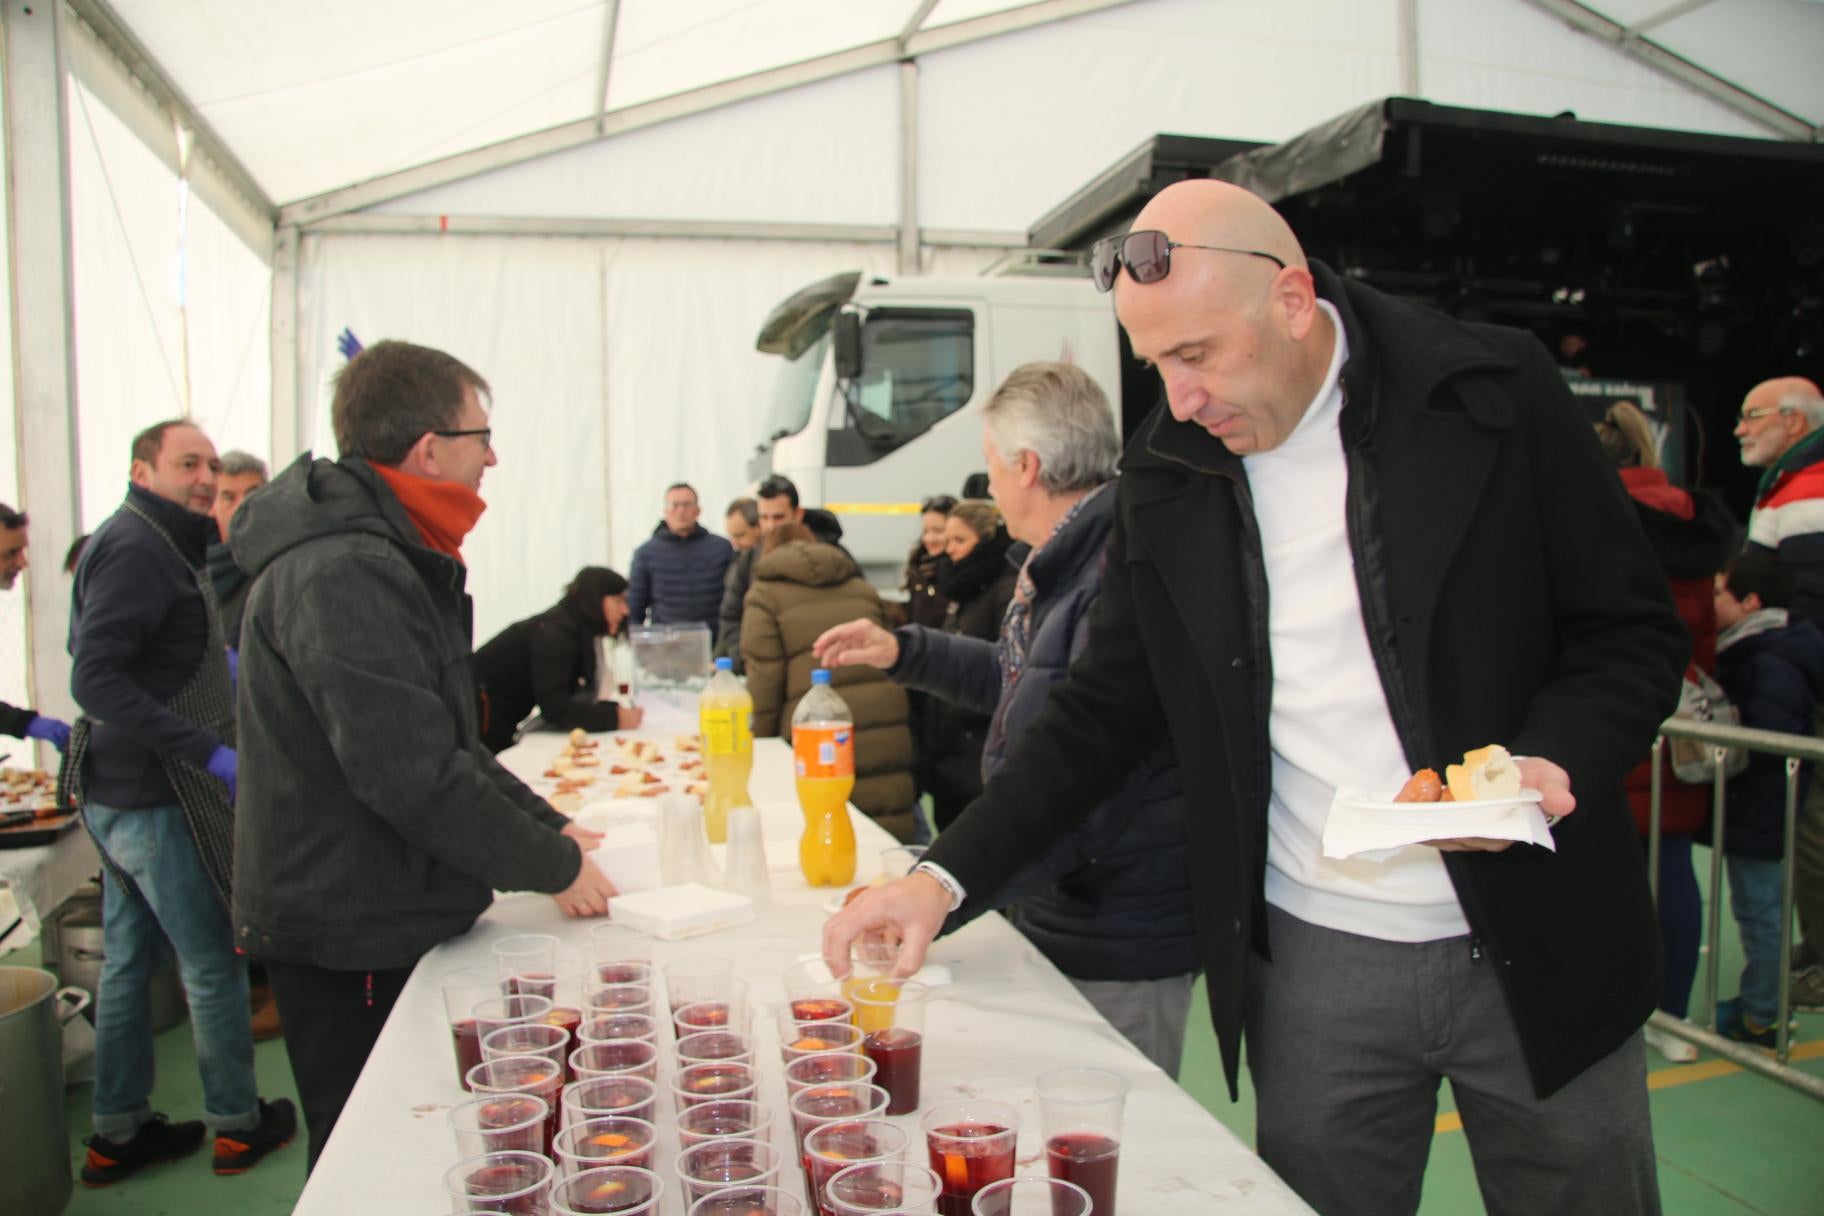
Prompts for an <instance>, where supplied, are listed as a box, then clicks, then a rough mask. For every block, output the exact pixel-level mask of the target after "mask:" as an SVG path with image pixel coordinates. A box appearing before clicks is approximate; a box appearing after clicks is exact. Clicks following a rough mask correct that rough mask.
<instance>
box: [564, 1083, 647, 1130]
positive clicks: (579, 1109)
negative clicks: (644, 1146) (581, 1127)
mask: <svg viewBox="0 0 1824 1216" xmlns="http://www.w3.org/2000/svg"><path fill="white" fill-rule="evenodd" d="M658 1093H659V1087H658V1086H657V1085H654V1084H653V1083H652V1082H651V1081H648V1080H647V1079H646V1078H645V1077H627V1076H609V1077H589V1078H587V1079H585V1080H580V1081H578V1082H577V1083H576V1084H574V1085H572V1086H569V1087H568V1088H566V1089H565V1090H564V1099H563V1107H562V1111H563V1125H564V1126H565V1127H568V1126H569V1125H570V1124H572V1123H581V1122H583V1121H585V1120H587V1119H599V1118H601V1117H602V1116H604V1115H626V1116H627V1117H628V1118H631V1119H644V1120H646V1121H647V1122H649V1123H651V1122H654V1119H653V1110H654V1109H655V1108H656V1107H657V1105H658Z"/></svg>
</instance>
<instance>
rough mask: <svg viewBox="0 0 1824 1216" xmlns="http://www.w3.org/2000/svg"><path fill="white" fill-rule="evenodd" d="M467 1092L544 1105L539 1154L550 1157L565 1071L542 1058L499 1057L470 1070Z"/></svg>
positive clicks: (555, 1132)
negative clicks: (527, 1099) (538, 1101)
mask: <svg viewBox="0 0 1824 1216" xmlns="http://www.w3.org/2000/svg"><path fill="white" fill-rule="evenodd" d="M469 1088H470V1089H472V1090H474V1091H475V1092H476V1093H478V1094H531V1095H532V1096H533V1097H536V1098H542V1099H544V1102H545V1109H546V1115H545V1125H544V1129H543V1133H542V1136H541V1139H540V1141H539V1144H540V1151H541V1152H544V1153H545V1154H547V1155H549V1154H550V1152H551V1141H552V1139H553V1138H554V1137H556V1135H557V1127H558V1120H559V1118H560V1115H561V1110H562V1108H561V1107H560V1105H559V1102H560V1101H561V1095H562V1094H563V1091H564V1069H563V1066H562V1065H561V1064H554V1063H552V1062H551V1061H550V1060H548V1059H546V1058H545V1057H544V1056H501V1057H499V1058H498V1059H493V1060H484V1061H482V1062H481V1063H480V1064H477V1065H476V1066H475V1067H473V1068H471V1069H469Z"/></svg>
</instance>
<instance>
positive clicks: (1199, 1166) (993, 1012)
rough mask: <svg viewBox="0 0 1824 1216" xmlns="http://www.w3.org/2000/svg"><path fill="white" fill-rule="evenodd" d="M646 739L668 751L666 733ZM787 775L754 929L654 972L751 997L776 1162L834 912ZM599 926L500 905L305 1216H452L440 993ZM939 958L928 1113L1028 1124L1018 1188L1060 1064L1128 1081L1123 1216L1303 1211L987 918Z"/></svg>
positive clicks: (403, 1019) (671, 1188)
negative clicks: (1003, 1112)
mask: <svg viewBox="0 0 1824 1216" xmlns="http://www.w3.org/2000/svg"><path fill="white" fill-rule="evenodd" d="M669 725H670V724H667V726H668V727H669ZM654 737H655V738H658V739H660V740H661V741H665V740H668V739H669V735H666V734H661V733H659V732H654ZM561 742H562V737H561V736H554V735H535V736H532V737H531V738H529V739H528V740H527V741H526V742H524V743H522V744H520V745H519V746H518V747H517V748H514V749H513V750H512V751H510V752H508V753H506V754H505V755H504V756H503V757H502V759H503V761H505V762H506V763H507V765H508V767H510V768H512V769H514V770H515V771H516V772H520V773H522V774H533V773H537V772H540V771H542V770H543V769H545V768H546V767H547V766H548V763H549V760H550V757H551V756H552V755H553V754H554V753H555V752H556V750H557V749H558V747H559V746H561ZM789 769H790V754H789V752H788V751H787V750H786V747H785V745H784V744H783V743H781V742H779V741H777V740H762V741H760V743H759V744H758V745H757V747H756V754H755V774H754V780H753V782H752V786H751V792H752V794H753V796H754V802H755V805H756V806H757V807H759V809H760V811H761V813H762V817H763V819H764V821H765V824H766V836H767V845H768V854H769V862H770V865H771V871H772V879H773V893H772V900H771V903H770V906H768V907H766V908H765V909H763V910H762V912H761V915H760V918H759V920H758V921H756V922H755V923H753V924H750V925H746V926H743V927H741V928H738V929H733V930H727V931H724V932H721V933H716V934H711V935H708V936H705V937H700V938H695V939H692V940H689V941H684V942H655V943H653V945H654V957H655V963H657V964H658V965H659V966H660V967H661V968H662V967H663V964H664V963H666V962H668V961H670V960H673V959H679V958H694V957H702V956H720V957H726V958H730V959H733V960H735V963H736V973H737V974H738V975H740V976H741V977H743V978H745V979H746V980H747V981H748V983H749V985H750V992H749V996H750V999H751V1000H752V1001H753V1002H754V1003H755V1004H756V1006H758V1007H759V1008H758V1009H757V1010H756V1015H757V1016H756V1019H755V1025H756V1039H757V1043H756V1059H757V1060H758V1061H759V1062H760V1065H761V1071H762V1086H761V1097H762V1099H763V1100H765V1101H767V1102H769V1103H770V1104H771V1105H773V1106H774V1108H775V1109H776V1110H777V1111H778V1112H779V1114H778V1118H777V1120H776V1122H775V1129H776V1131H778V1132H780V1133H781V1134H780V1135H779V1136H778V1137H777V1139H778V1140H779V1142H780V1143H781V1145H784V1144H786V1143H787V1139H786V1137H787V1135H788V1134H789V1133H788V1132H787V1128H789V1119H788V1118H787V1116H786V1114H785V1110H784V1081H783V1078H782V1076H781V1073H780V1067H779V1063H778V1060H779V1056H778V1052H777V1049H776V1047H775V1046H774V1039H773V1037H772V1035H773V1032H772V1014H771V1009H770V1006H771V1005H773V1004H774V1003H776V1002H778V1001H780V1000H782V999H783V997H784V992H783V989H782V987H781V983H780V978H779V976H780V973H781V971H783V969H784V968H785V967H786V966H787V965H789V964H790V963H792V962H793V961H795V960H798V959H800V958H805V957H809V956H810V955H812V954H814V953H815V952H816V950H817V948H818V934H819V932H820V929H821V926H822V923H823V921H824V919H825V918H826V915H827V913H826V912H825V911H824V905H825V904H826V903H827V902H828V901H829V900H830V899H831V897H832V892H830V891H829V890H827V889H825V890H813V889H811V888H809V887H807V886H806V885H805V883H804V881H803V879H802V878H801V877H799V876H798V875H797V870H796V839H797V831H796V829H797V826H798V825H799V824H801V822H802V820H801V818H800V816H799V812H798V809H797V806H796V802H795V799H794V797H793V794H792V789H791V780H790V771H789ZM855 819H856V826H857V834H858V837H859V838H860V840H861V842H862V843H861V850H860V854H861V866H860V869H859V870H858V872H857V875H856V877H857V880H858V881H864V882H865V881H867V880H868V879H870V878H872V877H873V876H874V874H875V873H876V872H877V871H878V864H879V862H878V850H879V849H881V848H885V847H888V846H889V845H891V844H892V843H893V841H892V840H891V839H890V838H889V837H888V836H887V835H886V834H885V833H884V832H882V831H880V830H879V829H878V828H876V827H874V826H873V825H872V824H871V823H869V822H867V821H866V820H865V819H863V818H862V817H861V816H859V815H857V816H855ZM592 923H594V922H588V921H568V920H565V919H564V918H563V916H562V915H561V914H560V913H559V912H558V911H557V908H556V906H555V905H554V904H553V903H552V902H551V900H550V899H549V898H547V897H545V896H541V895H526V894H519V895H510V896H505V897H503V898H501V899H499V900H498V901H497V902H496V903H495V905H494V906H493V908H492V909H490V910H489V912H488V913H487V914H486V915H485V916H484V917H483V918H482V919H481V921H480V922H479V923H478V924H477V925H476V926H475V928H474V930H473V931H471V932H470V933H468V934H466V935H465V936H463V937H461V938H459V939H457V940H455V941H451V942H448V943H446V944H444V945H443V946H441V947H439V948H438V949H436V950H434V951H432V952H431V954H429V955H428V956H426V958H425V959H424V960H423V962H421V963H420V964H419V966H418V969H417V971H416V972H415V973H414V974H413V976H412V978H411V980H410V982H409V983H408V984H407V985H406V988H405V991H404V992H403V994H402V995H401V996H400V999H399V1003H398V1005H397V1006H396V1007H395V1008H394V1010H393V1014H392V1017H391V1019H390V1020H389V1021H388V1022H387V1025H386V1028H385V1030H384V1031H382V1033H381V1036H380V1040H379V1043H378V1044H377V1045H376V1047H375V1049H374V1053H373V1055H372V1056H371V1057H370V1058H369V1060H368V1063H367V1067H366V1069H365V1070H364V1071H363V1072H362V1074H361V1079H360V1081H359V1082H358V1083H357V1084H356V1086H355V1090H354V1093H353V1094H352V1095H351V1096H350V1099H349V1102H348V1105H347V1107H346V1108H345V1109H344V1110H343V1113H342V1118H341V1122H340V1123H339V1124H338V1126H337V1128H336V1132H335V1135H334V1136H332V1137H331V1138H330V1142H329V1144H328V1146H327V1148H326V1149H325V1151H324V1153H323V1156H322V1159H321V1161H320V1162H319V1164H318V1166H317V1169H316V1172H315V1173H314V1174H313V1175H312V1176H311V1179H310V1183H309V1185H308V1186H307V1187H306V1188H305V1190H304V1194H303V1196H302V1198H301V1199H300V1200H299V1202H298V1206H297V1208H296V1212H297V1213H299V1214H301V1216H345V1214H346V1213H351V1212H363V1213H365V1212H374V1213H379V1212H385V1213H388V1216H414V1214H423V1216H433V1214H436V1213H442V1212H446V1211H448V1210H449V1208H450V1207H451V1204H450V1202H449V1201H448V1199H447V1198H446V1196H445V1195H444V1194H443V1191H442V1189H441V1177H442V1174H443V1172H444V1170H446V1169H447V1168H448V1167H449V1166H450V1165H452V1164H454V1163H455V1161H456V1146H455V1142H454V1139H453V1138H452V1136H451V1134H450V1130H449V1125H448V1123H447V1121H446V1118H445V1112H446V1111H447V1110H448V1109H449V1107H450V1106H451V1105H452V1104H453V1103H455V1102H458V1101H460V1100H461V1099H462V1098H463V1097H464V1095H463V1093H462V1090H461V1088H460V1087H459V1085H458V1083H457V1080H456V1074H455V1064H454V1060H453V1056H452V1049H451V1044H450V1036H449V1033H448V1030H447V1023H446V1019H445V1015H444V1010H443V1004H442V996H441V993H440V991H439V989H438V986H437V977H438V976H440V975H442V974H443V973H444V972H446V971H449V970H451V969H453V968H455V967H458V966H462V965H465V964H469V963H478V962H487V961H488V959H489V957H490V955H489V951H490V948H491V944H492V943H493V942H494V941H495V940H497V939H499V938H502V937H506V936H508V935H510V934H514V933H525V932H541V933H553V934H556V935H558V936H559V937H560V938H561V939H562V940H563V942H564V945H565V947H566V948H568V949H573V950H576V951H578V952H579V953H580V952H582V951H584V950H586V948H587V935H588V930H589V927H590V925H591V924H592ZM930 957H931V959H932V961H934V962H940V963H943V964H946V965H947V966H948V967H949V968H950V970H951V973H952V975H953V976H954V982H952V983H950V984H947V985H944V986H942V987H939V988H937V989H936V990H934V991H933V993H932V1004H931V1006H930V1008H929V1011H928V1017H927V1027H926V1046H925V1055H924V1070H923V1095H922V1097H923V1107H921V1109H928V1108H929V1107H930V1106H931V1105H933V1104H935V1103H938V1102H943V1101H947V1100H951V1099H954V1098H960V1097H985V1098H994V1099H997V1100H1001V1101H1005V1102H1008V1103H1011V1104H1013V1105H1014V1106H1016V1107H1017V1108H1018V1109H1019V1110H1020V1111H1021V1113H1022V1116H1023V1126H1022V1128H1021V1131H1020V1142H1019V1161H1020V1170H1021V1172H1022V1173H1043V1172H1044V1170H1045V1164H1044V1156H1043V1146H1042V1142H1041V1139H1040V1134H1039V1126H1038V1104H1037V1101H1036V1099H1035V1098H1034V1097H1033V1093H1032V1080H1033V1078H1034V1077H1035V1076H1037V1075H1038V1074H1039V1073H1041V1072H1043V1071H1045V1070H1046V1069H1048V1068H1055V1067H1058V1066H1060V1065H1067V1064H1068V1065H1090V1066H1095V1067H1102V1068H1108V1069H1111V1070H1113V1071H1115V1072H1118V1073H1121V1074H1123V1075H1125V1076H1127V1077H1130V1078H1131V1079H1132V1080H1133V1086H1134V1087H1133V1092H1132V1095H1131V1096H1130V1097H1129V1099H1128V1103H1127V1113H1126V1128H1125V1135H1124V1137H1123V1143H1122V1151H1121V1170H1120V1192H1119V1193H1120V1201H1121V1202H1120V1209H1121V1212H1122V1213H1124V1214H1125V1216H1173V1214H1175V1213H1186V1214H1190V1213H1198V1214H1207V1213H1211V1212H1218V1211H1245V1212H1250V1213H1303V1212H1309V1211H1310V1209H1309V1208H1308V1207H1306V1205H1305V1204H1304V1203H1303V1202H1302V1201H1300V1200H1299V1199H1298V1198H1297V1197H1296V1196H1294V1195H1293V1194H1292V1193H1291V1192H1290V1191H1289V1190H1288V1189H1287V1188H1286V1186H1285V1184H1284V1183H1282V1182H1281V1181H1280V1180H1279V1179H1278V1178H1277V1177H1276V1176H1275V1175H1274V1174H1273V1172H1272V1171H1271V1170H1269V1169H1268V1168H1267V1166H1266V1165H1265V1164H1263V1163H1262V1162H1261V1160H1260V1159H1259V1158H1258V1157H1257V1156H1255V1155H1254V1153H1253V1152H1252V1150H1250V1149H1249V1148H1248V1147H1247V1146H1246V1145H1244V1144H1242V1143H1241V1142H1240V1141H1239V1140H1237V1139H1236V1137H1235V1136H1234V1135H1233V1134H1232V1133H1231V1132H1230V1131H1229V1130H1228V1129H1227V1128H1225V1127H1223V1126H1222V1124H1220V1123H1218V1122H1217V1121H1216V1120H1215V1119H1214V1118H1212V1117H1211V1116H1210V1115H1209V1114H1208V1113H1207V1112H1206V1111H1205V1110H1204V1109H1203V1108H1202V1107H1201V1106H1199V1105H1198V1104H1197V1103H1196V1102H1195V1101H1193V1100H1192V1099H1191V1097H1190V1096H1189V1095H1188V1094H1186V1093H1185V1092H1184V1091H1183V1090H1182V1089H1180V1088H1179V1087H1178V1086H1177V1085H1176V1084H1175V1083H1173V1082H1172V1081H1171V1079H1170V1078H1168V1077H1167V1076H1166V1075H1165V1074H1164V1073H1162V1072H1160V1071H1159V1070H1158V1069H1157V1068H1155V1067H1154V1066H1153V1065H1152V1064H1151V1063H1150V1062H1149V1061H1147V1059H1146V1058H1145V1057H1144V1056H1142V1055H1140V1053H1139V1052H1137V1051H1135V1050H1134V1049H1133V1047H1132V1046H1131V1045H1130V1044H1128V1042H1127V1041H1126V1040H1125V1039H1123V1038H1122V1037H1121V1036H1120V1035H1119V1034H1118V1033H1116V1032H1115V1030H1114V1029H1113V1028H1112V1027H1110V1026H1109V1025H1108V1023H1107V1022H1105V1021H1104V1020H1103V1019H1102V1018H1101V1017H1100V1016H1099V1015H1098V1014H1097V1013H1096V1012H1095V1010H1094V1009H1092V1008H1091V1007H1090V1006H1089V1004H1088V1003H1087V1002H1086V1001H1084V1000H1083V998H1082V997H1081V996H1079V995H1078V994H1077V992H1076V990H1075V989H1074V988H1072V987H1071V985H1070V984H1069V982H1068V981H1066V980H1065V979H1064V977H1063V976H1061V975H1060V974H1059V973H1058V972H1057V971H1056V970H1055V969H1054V968H1053V967H1052V966H1051V964H1050V963H1049V962H1047V961H1046V960H1045V959H1044V957H1043V956H1041V955H1040V954H1039V953H1038V951H1037V950H1035V949H1034V948H1033V947H1032V946H1031V945H1030V944H1029V943H1028V942H1027V941H1026V939H1025V938H1024V937H1022V936H1020V935H1019V934H1018V933H1017V932H1015V931H1014V930H1013V929H1012V928H1011V927H1010V926H1009V925H1008V924H1007V923H1006V922H1005V921H1004V920H1002V919H1001V918H1000V917H999V916H987V917H984V918H982V919H981V920H978V921H976V922H975V923H973V924H971V925H970V926H969V927H968V928H966V929H965V930H963V931H962V932H960V933H958V934H956V935H954V936H952V937H949V938H945V939H943V940H942V941H939V942H938V943H937V944H936V945H934V946H933V947H932V950H931V955H930ZM661 999H662V997H661ZM661 1037H664V1033H663V1032H662V1035H661ZM664 1047H665V1050H664V1052H663V1058H662V1060H661V1085H662V1084H663V1081H664V1078H665V1074H666V1072H667V1071H668V1070H669V1067H670V1063H671V1055H670V1050H669V1043H665V1044H664ZM659 1109H660V1118H659V1121H660V1123H661V1124H663V1123H665V1122H666V1121H668V1119H669V1114H670V1109H671V1108H670V1105H669V1099H668V1098H665V1097H661V1099H660V1108H659ZM896 1122H900V1123H901V1124H902V1125H903V1126H904V1127H905V1128H906V1129H907V1131H908V1132H910V1133H911V1134H912V1136H913V1138H914V1139H913V1148H912V1150H911V1151H912V1153H913V1155H914V1159H915V1160H922V1159H923V1152H924V1146H923V1137H922V1135H920V1134H919V1131H918V1124H917V1116H916V1115H912V1116H904V1117H902V1118H901V1119H899V1120H896ZM660 1144H661V1152H662V1155H663V1168H662V1170H661V1172H662V1173H664V1174H666V1175H667V1196H666V1201H665V1205H664V1208H663V1211H664V1212H665V1213H667V1216H672V1214H677V1216H681V1214H682V1213H683V1212H684V1210H685V1209H684V1205H683V1204H682V1202H681V1199H682V1193H681V1191H680V1190H679V1189H678V1187H677V1185H676V1181H675V1175H673V1174H672V1171H671V1170H670V1154H672V1153H675V1151H676V1145H675V1140H673V1139H672V1138H671V1137H670V1136H669V1135H668V1134H665V1135H662V1136H661V1140H660ZM787 1173H788V1175H789V1177H788V1178H787V1182H786V1185H789V1186H796V1185H797V1173H796V1171H795V1170H789V1169H788V1171H787Z"/></svg>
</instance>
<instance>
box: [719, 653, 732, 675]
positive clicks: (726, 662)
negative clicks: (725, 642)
mask: <svg viewBox="0 0 1824 1216" xmlns="http://www.w3.org/2000/svg"><path fill="white" fill-rule="evenodd" d="M734 669H735V661H734V660H733V659H731V658H729V657H728V656H727V655H724V656H722V657H721V658H719V659H717V660H716V670H717V671H733V670H734Z"/></svg>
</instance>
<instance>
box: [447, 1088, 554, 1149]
mask: <svg viewBox="0 0 1824 1216" xmlns="http://www.w3.org/2000/svg"><path fill="white" fill-rule="evenodd" d="M550 1117H551V1109H550V1106H549V1104H547V1103H546V1101H545V1100H544V1099H543V1098H541V1097H539V1096H538V1095H536V1094H483V1095H482V1096H481V1097H479V1098H470V1099H469V1100H468V1101H466V1102H459V1103H457V1104H456V1105H455V1106H452V1107H451V1108H450V1130H451V1131H452V1132H454V1133H455V1135H456V1155H457V1156H458V1157H479V1156H481V1155H482V1154H484V1153H511V1152H521V1153H536V1152H539V1151H540V1150H542V1149H543V1147H544V1143H545V1121H546V1120H547V1119H549V1118H550Z"/></svg>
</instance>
